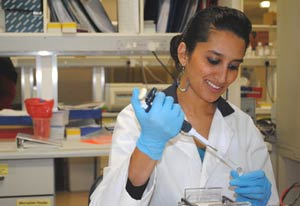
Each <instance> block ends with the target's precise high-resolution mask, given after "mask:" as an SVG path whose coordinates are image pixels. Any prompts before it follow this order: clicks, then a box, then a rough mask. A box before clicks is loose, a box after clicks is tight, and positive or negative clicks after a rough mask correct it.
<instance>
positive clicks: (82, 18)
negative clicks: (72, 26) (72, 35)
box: [64, 0, 99, 32]
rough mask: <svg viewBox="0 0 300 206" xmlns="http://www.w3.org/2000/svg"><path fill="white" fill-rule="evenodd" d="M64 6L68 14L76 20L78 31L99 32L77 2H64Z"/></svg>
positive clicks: (75, 0) (65, 0)
mask: <svg viewBox="0 0 300 206" xmlns="http://www.w3.org/2000/svg"><path fill="white" fill-rule="evenodd" d="M64 4H65V5H66V8H67V10H68V11H69V13H72V15H73V16H74V17H75V18H76V19H77V23H78V24H79V29H81V30H86V31H88V32H97V31H99V30H97V29H96V26H95V25H94V24H93V23H92V20H91V19H89V17H88V16H87V14H86V13H85V11H84V9H83V7H82V5H81V4H80V2H79V1H78V0H64Z"/></svg>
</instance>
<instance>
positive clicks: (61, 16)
mask: <svg viewBox="0 0 300 206" xmlns="http://www.w3.org/2000/svg"><path fill="white" fill-rule="evenodd" d="M48 3H49V6H50V7H52V9H51V10H53V11H54V12H55V15H56V17H57V19H58V21H59V22H61V23H63V22H73V21H74V20H73V19H72V18H71V17H70V15H69V13H68V11H67V10H66V8H65V6H64V5H63V2H62V1H61V0H48Z"/></svg>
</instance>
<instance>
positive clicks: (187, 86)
mask: <svg viewBox="0 0 300 206" xmlns="http://www.w3.org/2000/svg"><path fill="white" fill-rule="evenodd" d="M184 70H185V68H184V66H182V70H181V72H180V74H179V75H178V77H177V80H176V83H177V88H178V89H179V91H180V92H186V91H187V90H188V89H189V87H190V81H189V80H187V82H186V86H185V87H183V88H182V87H180V80H181V78H182V76H183V75H184Z"/></svg>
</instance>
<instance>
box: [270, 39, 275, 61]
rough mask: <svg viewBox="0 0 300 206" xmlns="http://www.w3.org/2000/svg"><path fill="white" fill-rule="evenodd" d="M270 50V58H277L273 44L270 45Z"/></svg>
mask: <svg viewBox="0 0 300 206" xmlns="http://www.w3.org/2000/svg"><path fill="white" fill-rule="evenodd" d="M269 48H270V56H273V57H274V56H276V51H275V47H274V45H273V43H272V42H270V43H269Z"/></svg>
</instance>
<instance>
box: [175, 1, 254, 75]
mask: <svg viewBox="0 0 300 206" xmlns="http://www.w3.org/2000/svg"><path fill="white" fill-rule="evenodd" d="M212 28H214V29H217V30H226V31H230V32H233V33H234V34H236V35H237V36H238V37H240V38H242V39H243V40H244V41H245V45H246V47H245V50H246V48H247V47H248V45H249V41H250V40H249V35H250V32H251V30H252V26H251V22H250V20H249V19H248V17H247V16H246V15H245V14H244V13H243V12H241V11H239V10H237V9H233V8H228V7H221V6H216V7H209V8H206V9H203V10H200V11H198V12H197V13H196V14H195V15H194V16H193V18H191V19H190V21H189V22H188V24H187V26H186V28H185V30H184V31H183V32H182V34H180V35H176V36H174V37H173V38H172V39H171V42H170V54H171V57H172V58H173V59H174V61H175V64H176V68H177V70H180V69H181V65H180V62H179V59H178V54H177V47H178V45H179V43H180V42H184V43H185V44H186V47H187V52H188V54H192V52H193V51H194V49H195V47H196V44H197V43H198V42H207V40H208V37H209V31H210V29H212Z"/></svg>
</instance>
